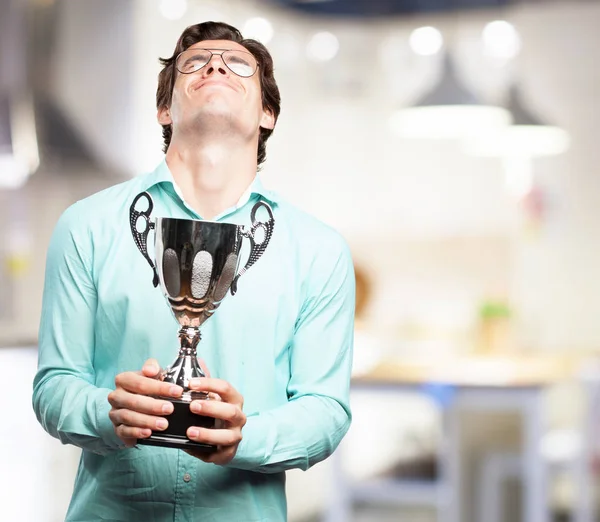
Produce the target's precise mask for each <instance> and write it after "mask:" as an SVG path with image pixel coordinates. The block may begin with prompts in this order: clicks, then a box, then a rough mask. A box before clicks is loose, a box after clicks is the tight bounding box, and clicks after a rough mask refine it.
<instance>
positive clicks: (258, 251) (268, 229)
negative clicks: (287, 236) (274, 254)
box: [231, 201, 275, 295]
mask: <svg viewBox="0 0 600 522" xmlns="http://www.w3.org/2000/svg"><path fill="white" fill-rule="evenodd" d="M260 207H264V208H265V209H266V211H267V212H268V213H269V219H268V220H267V221H256V211H257V210H258V209H259V208H260ZM250 219H252V227H250V230H247V229H246V227H240V233H241V234H242V236H243V237H247V238H248V239H249V240H250V255H249V256H248V261H247V262H246V266H245V267H244V268H242V269H241V270H240V272H239V273H238V274H237V275H236V276H235V277H234V279H233V281H232V282H231V295H235V293H236V292H237V282H238V279H239V278H240V277H242V276H243V275H244V273H246V271H247V270H248V269H249V268H250V267H251V266H252V265H253V264H254V263H256V262H257V261H258V259H259V258H260V256H262V255H263V253H264V252H265V250H266V248H267V245H268V244H269V241H270V240H271V236H272V235H273V226H274V225H275V219H273V210H271V207H270V205H269V204H268V203H265V202H264V201H259V202H258V203H256V204H255V205H254V207H252V213H251V214H250ZM259 228H262V229H263V230H264V233H265V237H264V239H263V240H262V241H261V242H260V243H259V242H257V241H256V231H257V230H258V229H259Z"/></svg>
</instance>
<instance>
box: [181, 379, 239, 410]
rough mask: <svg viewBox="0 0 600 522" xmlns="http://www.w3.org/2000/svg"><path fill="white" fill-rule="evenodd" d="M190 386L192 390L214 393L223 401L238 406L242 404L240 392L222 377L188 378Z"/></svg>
mask: <svg viewBox="0 0 600 522" xmlns="http://www.w3.org/2000/svg"><path fill="white" fill-rule="evenodd" d="M190 388H191V389H192V390H194V391H204V392H213V393H216V394H218V395H219V396H220V397H221V399H222V400H223V401H225V402H229V403H232V404H237V405H239V406H240V408H241V407H242V406H243V404H244V398H243V397H242V394H241V393H240V392H238V391H237V390H236V389H235V388H234V387H233V386H231V384H229V383H228V382H227V381H224V380H223V379H213V378H211V377H204V378H200V379H190Z"/></svg>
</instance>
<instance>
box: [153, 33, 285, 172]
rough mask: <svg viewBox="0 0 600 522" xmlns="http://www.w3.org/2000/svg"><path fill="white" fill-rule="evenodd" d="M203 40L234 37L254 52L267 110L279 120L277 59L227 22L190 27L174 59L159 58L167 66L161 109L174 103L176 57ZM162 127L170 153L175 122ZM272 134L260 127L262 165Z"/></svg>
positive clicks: (159, 102) (161, 75) (159, 96)
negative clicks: (275, 70) (276, 79)
mask: <svg viewBox="0 0 600 522" xmlns="http://www.w3.org/2000/svg"><path fill="white" fill-rule="evenodd" d="M203 40H231V41H233V42H237V43H239V44H240V45H242V46H243V47H245V48H246V49H247V50H248V51H249V52H250V53H252V55H253V56H254V57H255V58H256V60H257V62H258V74H259V76H260V86H261V93H262V105H263V109H267V110H269V111H270V112H271V113H272V114H273V116H274V119H275V121H277V118H278V117H279V112H280V103H281V97H280V95H279V88H278V87H277V83H276V82H275V77H274V76H273V58H272V57H271V55H270V53H269V51H268V50H267V48H266V47H265V46H264V45H263V44H261V43H260V42H257V41H256V40H251V39H244V37H243V36H242V34H241V33H240V31H238V30H237V29H236V28H235V27H232V26H231V25H228V24H225V23H223V22H204V23H201V24H196V25H191V26H189V27H187V28H186V29H185V31H183V33H182V34H181V36H180V37H179V40H178V41H177V45H176V46H175V51H174V52H173V55H172V56H171V57H170V58H160V59H159V61H160V63H161V65H162V66H163V68H162V70H161V71H160V73H159V75H158V89H157V90H156V108H157V109H161V108H163V107H170V106H171V100H172V97H173V86H174V85H175V76H176V74H177V70H176V69H175V60H176V58H177V56H178V55H179V53H181V52H183V51H185V50H186V49H187V48H188V47H191V46H192V45H194V44H195V43H198V42H201V41H203ZM162 128H163V130H162V134H163V140H164V146H163V152H165V153H166V152H167V149H168V148H169V144H170V143H171V136H172V135H173V129H172V126H171V125H163V126H162ZM272 133H273V129H265V128H263V127H261V128H260V136H259V138H258V151H257V163H258V165H260V164H261V163H262V162H263V161H265V158H266V155H267V152H266V145H265V143H266V141H267V139H269V136H271V134H272Z"/></svg>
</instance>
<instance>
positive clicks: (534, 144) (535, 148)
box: [464, 85, 570, 198]
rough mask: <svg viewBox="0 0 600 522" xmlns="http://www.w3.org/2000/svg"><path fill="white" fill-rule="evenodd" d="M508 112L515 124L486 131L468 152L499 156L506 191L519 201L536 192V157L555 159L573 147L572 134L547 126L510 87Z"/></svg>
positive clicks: (468, 144) (470, 144) (469, 144)
mask: <svg viewBox="0 0 600 522" xmlns="http://www.w3.org/2000/svg"><path fill="white" fill-rule="evenodd" d="M506 107H507V109H508V110H509V111H510V112H511V114H512V117H513V124H512V125H509V126H508V127H506V128H505V129H501V130H499V131H497V132H487V133H483V134H481V135H480V136H477V137H473V138H471V139H469V140H467V141H465V145H464V146H465V152H466V153H467V154H470V155H472V156H480V157H498V158H501V159H502V161H503V163H504V169H505V171H506V189H507V191H508V192H509V193H510V194H511V195H513V196H515V197H516V198H523V197H525V196H526V195H527V194H529V192H530V191H531V190H532V189H533V185H534V180H533V158H536V157H541V156H554V155H558V154H562V153H563V152H565V151H566V150H567V149H568V148H569V145H570V138H569V134H568V133H567V132H566V131H565V130H563V129H561V128H559V127H555V126H554V125H547V124H545V123H544V122H543V121H542V120H540V119H539V118H538V117H537V116H535V115H534V114H533V113H532V112H531V111H530V110H529V109H528V108H527V107H526V106H525V105H524V103H523V100H522V97H521V93H520V91H519V89H518V88H517V87H516V86H514V85H513V86H511V88H510V89H509V93H508V102H507V104H506Z"/></svg>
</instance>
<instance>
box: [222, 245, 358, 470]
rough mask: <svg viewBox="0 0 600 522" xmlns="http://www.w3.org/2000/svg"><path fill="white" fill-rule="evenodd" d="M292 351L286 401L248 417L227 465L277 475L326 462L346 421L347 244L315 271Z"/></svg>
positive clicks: (350, 274) (350, 286) (351, 288)
mask: <svg viewBox="0 0 600 522" xmlns="http://www.w3.org/2000/svg"><path fill="white" fill-rule="evenodd" d="M318 272H319V273H318V274H317V275H316V276H315V277H314V279H313V280H312V281H311V286H312V288H318V289H319V290H318V291H316V292H313V293H312V295H311V296H310V297H309V299H308V300H307V302H306V303H305V306H304V309H303V310H302V312H301V315H300V317H299V319H298V321H297V324H296V332H295V335H294V340H293V345H292V346H291V350H290V354H291V356H290V357H291V359H290V366H291V378H290V381H289V383H288V396H289V401H288V403H286V404H284V405H282V406H280V407H278V408H275V409H273V410H270V411H265V412H259V413H255V414H249V415H248V417H247V421H246V425H245V426H244V428H243V430H242V435H243V438H242V441H241V443H240V444H239V446H238V448H237V452H236V455H235V456H234V457H233V460H231V462H230V463H229V464H228V466H230V467H235V468H241V469H247V470H253V471H260V472H263V473H275V472H279V471H283V470H287V469H291V468H300V469H304V470H305V469H308V468H309V467H310V466H312V465H314V464H316V463H317V462H320V461H321V460H323V459H325V458H327V457H328V456H329V455H330V454H331V453H333V451H334V450H335V448H336V447H337V446H338V444H339V443H340V441H341V440H342V437H343V436H344V435H345V434H346V432H347V430H348V428H349V426H350V421H351V413H350V406H349V383H350V374H351V369H352V343H353V333H354V305H355V294H354V292H355V280H354V270H353V265H352V259H351V256H350V252H349V251H348V248H347V246H346V245H345V243H344V244H343V245H342V246H341V247H340V250H339V254H338V255H337V256H336V257H335V258H334V259H333V260H331V261H329V262H328V263H327V266H325V265H324V266H321V267H319V268H318Z"/></svg>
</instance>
